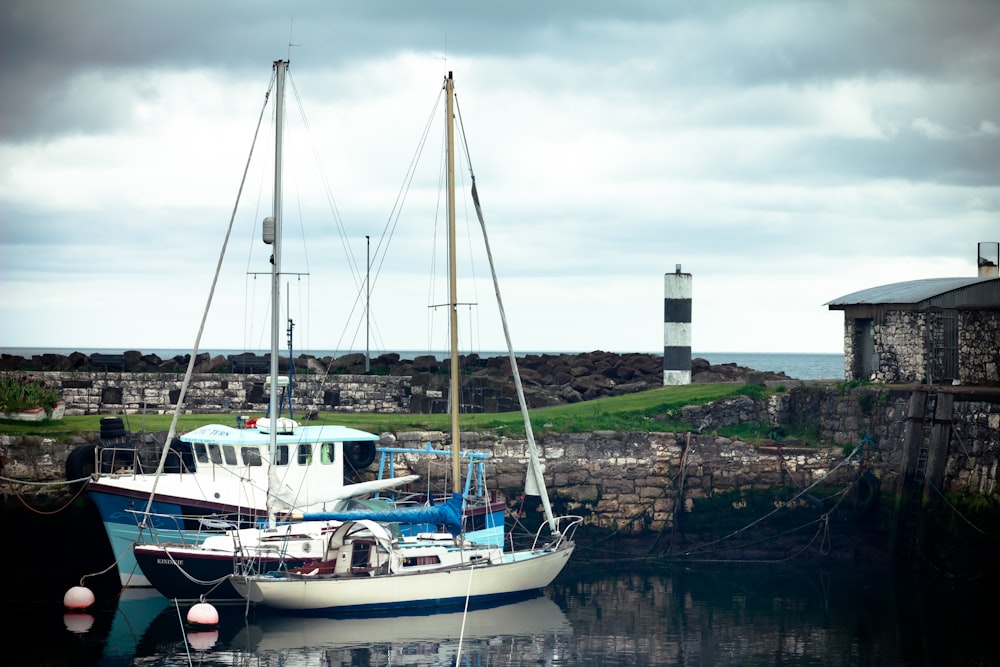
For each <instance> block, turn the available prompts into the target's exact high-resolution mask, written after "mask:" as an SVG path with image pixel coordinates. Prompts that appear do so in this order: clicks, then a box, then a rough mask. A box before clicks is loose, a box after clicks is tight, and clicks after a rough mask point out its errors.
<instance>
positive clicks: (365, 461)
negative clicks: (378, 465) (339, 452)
mask: <svg viewBox="0 0 1000 667" xmlns="http://www.w3.org/2000/svg"><path fill="white" fill-rule="evenodd" d="M344 459H345V460H346V461H347V464H348V465H349V466H351V468H353V469H354V470H362V469H363V468H367V467H368V466H370V465H371V464H372V463H373V462H374V461H375V443H374V442H366V441H364V440H360V441H359V440H354V441H351V442H345V443H344Z"/></svg>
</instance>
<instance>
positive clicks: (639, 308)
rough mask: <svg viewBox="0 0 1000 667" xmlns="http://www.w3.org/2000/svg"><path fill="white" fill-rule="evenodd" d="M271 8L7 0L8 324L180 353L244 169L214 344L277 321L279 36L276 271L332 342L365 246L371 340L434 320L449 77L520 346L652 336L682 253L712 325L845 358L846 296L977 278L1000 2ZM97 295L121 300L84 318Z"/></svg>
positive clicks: (45, 334)
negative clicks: (273, 289) (270, 297)
mask: <svg viewBox="0 0 1000 667" xmlns="http://www.w3.org/2000/svg"><path fill="white" fill-rule="evenodd" d="M278 7H280V9H278V8H276V5H275V4H274V3H270V2H262V1H261V2H258V1H250V2H239V3H235V2H228V1H222V2H214V3H207V4H206V3H197V2H193V1H189V0H180V1H179V2H171V3H134V2H125V1H124V0H92V1H91V2H87V3H82V2H80V3H62V2H54V1H52V0H40V1H30V2H29V1H26V0H11V1H9V2H6V3H3V5H2V6H0V31H2V34H0V45H2V46H0V48H2V50H3V54H4V57H5V63H6V66H5V68H4V70H3V71H2V72H0V89H2V90H3V91H17V94H4V95H0V147H2V150H3V156H4V159H3V161H2V162H0V211H2V216H3V227H2V232H0V280H2V284H3V290H2V293H0V319H2V321H3V322H4V324H3V325H2V326H0V345H8V346H14V345H19V346H24V345H27V346H60V347H61V346H74V345H79V346H85V345H86V346H91V347H108V346H111V347H116V346H133V345H139V346H150V347H152V346H157V347H180V348H183V347H185V346H186V345H187V344H188V343H189V342H190V341H191V340H193V338H194V334H195V332H196V329H197V326H198V322H199V320H200V317H201V309H202V307H203V306H204V302H205V300H206V298H207V291H208V287H209V284H210V282H211V278H212V272H213V271H214V269H215V264H216V261H217V258H218V255H219V253H220V250H221V246H222V242H223V239H224V238H225V234H226V232H227V229H228V226H229V222H230V217H231V216H232V215H233V209H234V205H235V202H236V198H237V192H238V190H239V189H240V187H241V183H242V187H243V197H242V199H241V201H240V205H239V207H238V208H237V209H236V212H235V217H234V218H233V225H234V227H233V229H234V231H233V237H232V239H231V240H230V245H229V248H228V251H227V258H226V262H225V264H224V267H223V273H222V277H221V279H220V285H219V295H218V297H217V299H216V302H215V304H214V311H213V316H212V317H211V318H210V330H209V331H208V332H206V339H207V340H208V341H210V343H208V344H212V345H215V346H217V347H226V348H229V347H240V346H243V345H248V344H258V343H259V341H260V336H261V335H262V334H263V333H264V332H265V331H266V327H265V326H264V325H263V323H262V321H263V320H264V319H266V317H267V312H268V311H267V308H268V307H267V305H266V297H267V290H262V289H260V285H261V280H262V279H261V278H259V277H258V274H260V273H261V272H262V271H266V270H267V267H268V253H269V250H268V249H267V248H265V247H264V246H263V245H262V244H261V243H260V242H259V240H258V238H259V225H260V220H261V219H262V218H263V217H264V216H265V215H267V214H268V212H269V211H270V207H271V200H270V198H271V195H270V192H269V190H270V187H271V185H270V180H269V179H270V177H269V175H268V173H269V169H270V164H271V163H272V162H273V156H272V154H271V151H272V143H273V140H272V135H271V130H270V129H268V127H269V122H268V121H269V120H270V113H271V112H270V110H267V111H265V113H264V117H263V121H264V122H263V124H262V129H261V134H260V136H259V137H258V139H257V144H256V148H255V152H254V156H253V159H252V160H250V162H249V164H250V166H249V170H248V172H247V176H246V178H245V180H244V179H243V177H242V173H243V170H244V167H245V165H246V164H247V161H248V154H249V150H250V145H251V140H252V138H253V136H254V132H255V131H256V127H257V120H258V114H260V112H261V109H262V108H263V105H264V101H265V95H266V94H267V91H268V89H269V85H270V67H271V63H272V61H274V60H275V59H277V58H282V57H285V56H288V54H291V60H292V66H291V70H290V72H291V77H290V79H289V90H288V96H287V99H288V114H287V128H286V142H285V145H286V150H287V154H286V156H285V161H284V162H285V165H286V168H287V169H288V178H287V179H286V180H287V185H286V187H285V190H284V204H285V218H286V227H285V229H286V233H287V234H288V235H289V241H288V242H287V243H285V250H286V252H285V253H283V254H284V255H286V257H285V259H284V266H283V268H285V270H286V271H287V272H289V273H295V274H296V275H295V276H294V279H293V278H292V277H291V276H289V285H288V289H289V291H290V294H289V295H288V296H289V300H290V301H292V302H293V305H292V306H291V308H292V309H293V310H294V311H295V313H294V317H295V319H296V321H300V322H301V325H300V326H298V327H297V335H300V336H301V337H302V339H303V340H304V341H309V342H308V345H310V346H313V347H318V348H332V347H334V346H338V345H342V344H343V345H348V346H350V345H357V343H358V340H359V336H360V335H361V333H359V332H362V333H363V327H362V324H361V322H360V320H359V318H360V317H361V316H362V314H363V311H364V309H363V299H362V296H363V292H361V290H362V286H363V280H364V274H365V271H366V261H367V260H366V252H370V253H372V260H373V267H374V269H375V270H376V272H377V280H376V281H375V284H374V285H373V287H374V290H373V294H372V305H371V307H372V314H373V315H375V316H376V317H375V319H376V322H375V326H376V327H377V332H378V335H377V338H378V340H379V341H380V344H383V345H385V346H386V347H387V348H388V349H390V350H391V349H393V348H397V349H413V348H416V349H420V348H423V347H425V346H429V345H432V343H431V339H432V334H431V333H430V332H429V329H430V324H429V321H430V320H437V322H440V321H441V320H440V317H439V316H437V315H435V314H434V311H433V309H431V308H429V307H428V305H429V303H431V304H433V303H435V301H434V299H439V298H440V297H439V296H438V294H439V292H438V291H437V290H438V288H437V287H435V286H434V285H433V283H432V282H431V279H430V277H429V276H430V274H432V273H437V274H438V275H440V272H441V270H442V267H443V265H444V256H443V254H442V251H441V250H440V248H438V249H436V250H434V245H435V239H438V238H440V233H441V229H442V225H443V217H442V216H443V211H444V207H443V201H442V199H441V195H440V192H439V185H440V182H441V165H442V162H441V153H440V149H441V137H440V126H441V124H440V116H441V108H440V106H439V105H440V102H439V101H438V100H439V96H440V84H441V78H442V76H443V74H444V73H445V72H446V71H448V70H453V71H454V72H455V76H456V81H457V90H458V99H459V109H460V113H461V119H462V130H463V136H464V137H465V138H466V139H467V142H468V156H471V160H472V167H474V169H475V174H476V179H477V184H478V188H479V192H480V196H481V200H482V203H483V207H484V211H485V214H486V220H487V224H488V228H489V230H490V240H491V243H492V245H493V252H494V256H495V258H496V260H497V263H498V267H497V269H498V271H499V272H500V277H501V286H502V288H503V289H504V299H505V307H506V308H507V310H508V313H509V314H510V315H511V326H512V327H513V328H514V329H515V331H516V332H517V335H516V336H515V343H516V344H518V345H519V346H520V347H522V348H525V349H532V350H560V349H565V350H588V349H609V350H620V351H635V350H643V351H655V350H657V349H659V346H660V344H661V342H662V340H661V339H662V322H661V321H660V319H661V318H662V275H663V273H664V272H670V271H673V267H674V265H675V264H678V263H680V264H682V265H683V266H684V269H685V270H686V271H690V272H691V273H692V274H693V275H694V284H695V300H696V303H695V321H694V339H695V347H696V348H698V349H701V350H706V351H712V350H730V351H779V352H780V351H829V352H834V351H838V350H839V349H840V348H841V346H842V339H843V333H842V329H841V321H840V319H839V318H841V317H842V314H840V313H839V312H835V313H831V312H829V311H828V310H827V309H826V308H824V307H823V304H824V303H825V302H826V301H828V300H830V299H832V298H835V297H837V296H840V295H842V294H846V293H849V292H851V291H855V290H857V289H863V288H864V287H869V286H872V285H874V284H881V282H892V281H893V280H894V279H896V278H898V279H900V280H905V279H910V278H914V277H934V276H942V275H974V272H975V244H976V242H978V241H989V240H996V239H995V237H996V230H997V226H996V220H997V217H998V211H1000V187H998V186H997V183H998V182H1000V150H998V143H997V142H998V141H1000V132H998V130H997V128H998V127H1000V112H998V109H1000V85H998V77H1000V75H998V72H1000V47H998V46H997V44H1000V39H997V35H998V33H1000V7H998V6H997V5H996V4H995V3H993V2H988V1H982V2H980V1H976V0H965V1H962V2H956V3H948V4H947V6H945V5H941V4H939V3H933V2H929V1H918V2H895V1H889V2H881V3H874V4H873V3H830V2H819V1H816V2H796V3H787V2H763V1H762V2H746V3H730V2H722V1H719V2H714V1H710V2H703V3H662V2H658V1H657V2H654V1H652V0H650V1H648V2H646V1H643V2H639V1H626V2H620V3H606V2H597V1H584V2H573V3H558V2H543V3H538V2H526V1H524V2H521V1H516V2H479V3H474V4H470V3H458V2H450V1H449V2H444V1H439V2H429V3H419V4H416V3H398V2H383V1H378V0H376V1H374V2H365V3H329V2H318V1H315V2H314V1H298V2H289V3H283V4H281V5H280V6H278ZM290 42H291V43H293V44H294V46H290V45H289V43H290ZM929 44H934V45H935V48H927V45H929ZM436 105H438V106H436ZM425 130H426V131H427V132H428V134H427V142H426V144H425V145H423V146H421V143H420V138H421V136H422V135H423V133H424V132H425ZM418 152H419V157H420V160H419V163H418V164H419V169H418V170H417V171H415V172H413V173H412V174H410V173H409V168H410V164H411V161H412V160H414V159H415V157H416V156H417V155H418ZM466 157H467V155H466V153H465V150H464V149H463V150H462V151H460V153H459V158H460V160H461V162H462V164H461V165H460V169H459V174H458V177H459V183H460V184H461V186H462V188H463V189H464V190H467V189H468V187H469V185H470V180H469V170H468V165H467V164H466V162H465V161H466ZM258 193H260V194H258ZM459 220H460V225H461V227H462V230H463V232H464V231H465V229H466V228H469V229H470V230H471V231H473V232H474V231H475V230H476V226H477V223H476V221H475V219H474V214H473V212H472V209H471V206H470V205H469V203H468V202H465V201H461V202H460V204H459ZM365 236H369V237H370V246H367V247H366V243H365ZM479 243H480V242H478V241H473V240H466V239H464V238H463V240H462V241H461V242H460V245H461V247H462V248H463V250H465V249H470V248H471V249H474V250H475V251H476V252H477V253H479V257H478V258H477V262H476V265H475V273H476V275H477V277H479V278H487V277H488V271H487V267H486V264H485V259H484V258H483V257H482V254H481V253H482V250H481V248H480V245H478V244H479ZM432 251H433V252H434V253H436V254H432ZM463 271H470V272H471V268H469V266H468V265H463ZM305 274H308V275H305ZM463 284H465V278H464V277H463ZM469 291H472V292H473V296H472V297H470V299H472V300H475V301H476V302H478V303H480V304H481V305H480V306H477V307H476V308H472V309H470V311H469V312H467V313H466V314H465V316H466V317H468V319H469V321H468V322H467V323H465V324H464V325H463V334H464V335H465V336H466V338H467V339H469V341H470V342H472V343H475V342H476V340H475V339H477V338H478V341H479V343H480V344H482V345H483V346H484V349H496V348H497V347H499V346H501V345H502V339H501V338H500V337H499V335H498V329H499V327H498V326H496V324H497V323H496V321H495V319H490V318H491V317H493V316H490V315H488V314H487V304H488V302H489V301H490V299H492V286H490V285H489V284H488V282H487V283H486V284H485V285H478V286H476V288H475V290H472V286H471V285H470V286H469ZM359 299H361V301H359ZM108 302H111V303H115V304H127V305H128V307H127V308H120V309H119V308H115V309H113V312H114V313H115V315H114V316H113V317H105V318H104V319H103V321H102V326H99V327H78V326H74V327H66V326H64V325H63V324H62V323H63V322H66V321H73V322H77V321H88V320H89V319H90V318H91V317H92V316H93V313H94V312H95V311H99V310H102V305H101V304H106V303H108ZM359 304H360V305H359ZM104 310H107V309H106V308H104ZM216 311H217V312H216ZM437 322H435V323H437ZM477 322H478V324H477ZM473 332H478V333H476V334H473ZM296 346H297V347H299V348H300V349H303V346H302V345H300V344H297V345H296Z"/></svg>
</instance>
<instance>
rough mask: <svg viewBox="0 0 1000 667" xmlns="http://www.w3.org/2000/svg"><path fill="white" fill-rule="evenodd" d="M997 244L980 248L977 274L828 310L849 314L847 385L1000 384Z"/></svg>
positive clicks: (859, 298) (900, 286)
mask: <svg viewBox="0 0 1000 667" xmlns="http://www.w3.org/2000/svg"><path fill="white" fill-rule="evenodd" d="M998 255H1000V244H998V243H980V244H979V262H978V263H979V275H978V276H976V277H970V278H928V279H924V280H909V281H906V282H899V283H891V284H889V285H881V286H879V287H871V288H868V289H864V290H861V291H859V292H854V293H852V294H847V295H845V296H842V297H840V298H837V299H834V300H833V301H830V302H828V303H827V306H829V308H830V310H843V311H844V373H845V376H846V378H847V379H848V380H871V381H876V382H887V383H913V382H920V383H926V384H941V383H952V384H972V385H995V384H1000V275H998V271H997V269H998V264H1000V257H998Z"/></svg>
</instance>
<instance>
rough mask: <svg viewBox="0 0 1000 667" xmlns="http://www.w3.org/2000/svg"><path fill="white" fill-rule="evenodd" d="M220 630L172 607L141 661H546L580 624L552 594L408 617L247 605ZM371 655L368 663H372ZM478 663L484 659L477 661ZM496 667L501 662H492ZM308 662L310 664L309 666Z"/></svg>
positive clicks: (229, 612)
mask: <svg viewBox="0 0 1000 667" xmlns="http://www.w3.org/2000/svg"><path fill="white" fill-rule="evenodd" d="M218 610H219V626H218V628H213V629H210V630H207V631H206V630H204V629H202V630H199V629H194V628H192V627H191V626H190V625H188V624H186V623H181V622H180V619H181V618H182V617H183V616H184V614H185V613H186V610H185V609H182V610H181V614H180V615H179V614H178V612H177V610H176V609H175V608H174V606H173V605H172V604H171V605H170V606H169V607H168V608H166V609H164V610H163V611H162V612H161V613H160V614H159V616H157V618H156V619H155V620H154V621H153V622H152V623H151V624H150V625H149V627H148V628H147V630H146V632H145V633H144V635H143V637H142V639H141V640H140V641H139V644H138V645H137V646H136V652H135V655H136V658H137V663H138V662H140V661H141V663H142V664H143V665H151V664H152V665H156V664H173V663H174V662H176V659H177V657H178V656H179V655H184V654H185V653H188V654H195V655H197V656H198V658H199V661H200V662H201V663H204V662H205V661H206V660H208V661H209V662H211V663H217V662H218V663H225V664H241V661H245V660H246V658H247V657H248V656H251V655H252V656H254V660H255V661H257V662H258V663H260V664H272V663H273V664H289V661H290V660H292V658H293V657H294V660H295V661H305V663H308V664H316V663H319V664H326V665H340V664H345V665H355V664H386V660H387V659H388V661H389V662H388V664H393V665H404V664H414V665H416V664H419V665H454V664H455V663H456V660H458V659H460V658H461V659H462V660H463V662H464V658H462V656H466V657H473V656H475V657H476V658H478V659H484V658H489V656H495V655H500V654H504V655H506V654H508V653H509V652H511V651H515V652H516V655H518V656H519V659H520V660H525V661H527V662H534V661H535V660H537V661H539V662H541V663H542V664H544V663H545V662H547V661H548V659H550V658H551V654H552V652H553V650H555V647H556V645H557V640H558V641H561V642H562V643H563V644H565V640H566V637H567V636H568V635H571V634H572V627H571V626H570V623H569V620H568V619H567V618H566V615H565V614H564V613H563V611H562V609H560V607H559V605H557V604H556V603H555V602H553V601H552V600H551V599H549V598H548V597H546V596H545V595H539V596H537V597H533V598H530V599H526V600H522V601H519V602H513V603H509V604H504V605H498V606H494V607H489V608H479V609H473V610H470V611H469V612H468V613H462V612H450V613H439V614H434V613H429V614H427V613H425V614H410V615H405V616H390V615H379V616H368V617H360V618H358V617H352V618H343V617H338V618H325V617H316V616H289V615H279V614H275V613H273V612H268V611H263V610H255V609H250V610H249V612H248V610H247V609H246V608H245V607H243V606H242V605H238V604H234V605H223V606H220V607H218ZM366 656H368V658H366ZM476 661H477V662H478V661H479V660H476ZM487 662H489V664H494V663H495V662H496V661H495V660H487ZM305 663H303V664H305Z"/></svg>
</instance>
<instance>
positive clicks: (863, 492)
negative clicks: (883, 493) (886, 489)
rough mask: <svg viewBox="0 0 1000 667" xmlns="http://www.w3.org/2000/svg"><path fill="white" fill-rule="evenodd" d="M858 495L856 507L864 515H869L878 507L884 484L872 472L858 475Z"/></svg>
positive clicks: (867, 471) (868, 471)
mask: <svg viewBox="0 0 1000 667" xmlns="http://www.w3.org/2000/svg"><path fill="white" fill-rule="evenodd" d="M857 484H858V490H857V491H858V495H857V501H856V507H857V509H858V511H859V512H860V513H862V514H867V513H868V512H870V511H871V510H872V509H874V508H875V506H876V505H878V500H879V495H880V493H879V492H880V490H881V487H882V482H881V481H880V480H879V478H878V477H876V476H875V474H874V473H873V472H872V471H871V470H866V471H864V472H863V473H861V474H860V475H858V482H857Z"/></svg>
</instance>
